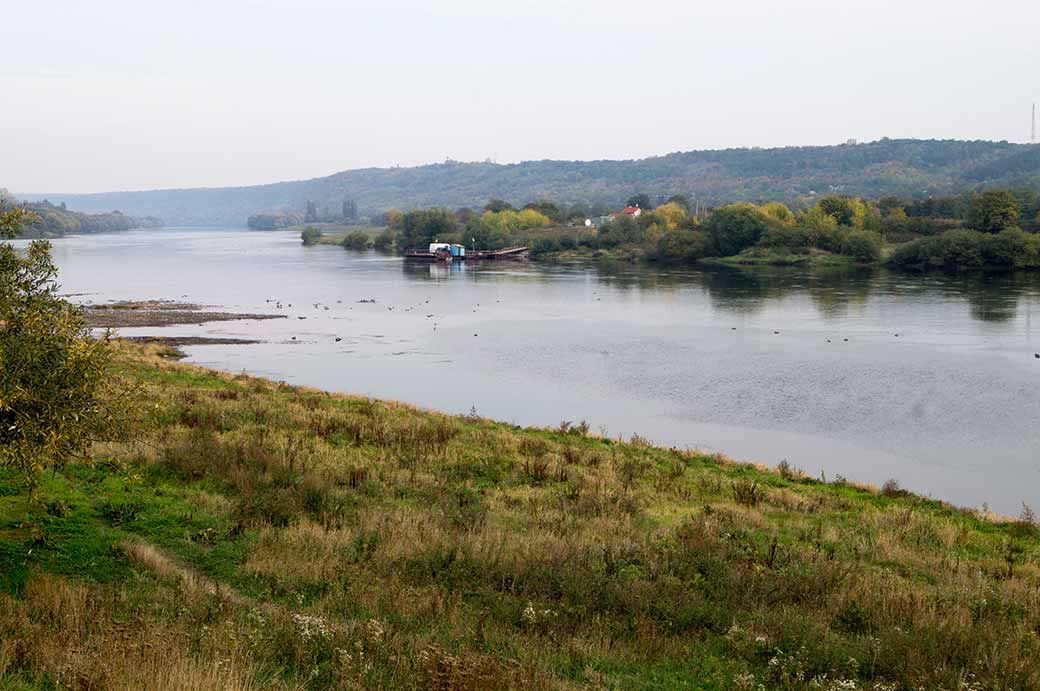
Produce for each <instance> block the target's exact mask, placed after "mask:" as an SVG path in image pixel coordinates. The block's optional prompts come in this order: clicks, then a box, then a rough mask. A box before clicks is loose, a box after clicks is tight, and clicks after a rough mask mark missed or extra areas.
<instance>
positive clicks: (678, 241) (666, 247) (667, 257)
mask: <svg viewBox="0 0 1040 691" xmlns="http://www.w3.org/2000/svg"><path fill="white" fill-rule="evenodd" d="M711 245H712V243H711V240H710V238H708V236H707V234H705V233H702V232H700V231H698V230H687V229H685V228H679V229H677V230H669V231H668V232H666V233H665V234H664V235H662V236H661V239H660V240H658V241H657V258H658V259H659V260H661V261H664V262H694V261H696V260H698V259H701V258H703V257H706V256H708V255H709V254H710V253H711Z"/></svg>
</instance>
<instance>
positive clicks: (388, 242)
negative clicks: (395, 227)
mask: <svg viewBox="0 0 1040 691" xmlns="http://www.w3.org/2000/svg"><path fill="white" fill-rule="evenodd" d="M396 239H397V238H396V237H395V236H394V231H392V230H391V229H389V228H386V229H384V230H383V232H381V233H379V235H376V237H375V239H374V240H373V242H372V244H373V245H375V248H376V249H377V250H380V251H382V252H385V251H386V250H389V249H390V248H392V247H393V246H394V243H395V241H396Z"/></svg>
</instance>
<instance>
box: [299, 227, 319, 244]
mask: <svg viewBox="0 0 1040 691" xmlns="http://www.w3.org/2000/svg"><path fill="white" fill-rule="evenodd" d="M321 236H322V232H321V231H320V230H318V229H317V228H315V227H314V226H307V227H306V228H304V229H303V232H301V233H300V241H301V242H303V244H304V245H307V246H308V247H309V246H311V245H317V244H318V240H321Z"/></svg>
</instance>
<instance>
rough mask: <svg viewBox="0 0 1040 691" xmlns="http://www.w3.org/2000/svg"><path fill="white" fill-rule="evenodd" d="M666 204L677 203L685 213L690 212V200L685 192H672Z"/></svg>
mask: <svg viewBox="0 0 1040 691" xmlns="http://www.w3.org/2000/svg"><path fill="white" fill-rule="evenodd" d="M665 203H666V204H678V205H679V206H681V207H682V209H683V211H685V212H686V213H687V214H689V213H690V200H689V198H688V197H687V196H686V195H685V194H673V195H672V196H670V197H668V201H667V202H665Z"/></svg>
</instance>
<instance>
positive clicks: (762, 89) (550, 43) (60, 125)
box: [0, 0, 1040, 193]
mask: <svg viewBox="0 0 1040 691" xmlns="http://www.w3.org/2000/svg"><path fill="white" fill-rule="evenodd" d="M1038 26H1040V3H1038V2H1008V1H1004V0H990V1H989V2H985V3H984V2H979V1H978V0H972V2H962V1H960V0H943V1H932V0H928V1H915V0H901V1H898V2H896V1H889V0H881V1H877V0H875V1H872V2H863V1H861V0H856V1H854V2H840V1H839V2H835V0H826V1H825V0H820V1H816V0H811V1H806V0H799V1H797V2H777V1H776V0H725V1H713V2H708V3H702V2H695V1H693V0H640V1H635V2H633V1H629V2H613V1H611V0H524V1H523V2H508V3H497V2H493V1H492V0H422V1H418V0H378V1H377V0H371V1H369V2H344V1H339V2H334V1H332V0H328V1H319V0H254V1H252V2H249V1H241V2H239V1H226V2H225V1H221V0H209V1H208V2H194V1H189V0H178V1H177V2H172V1H169V2H164V3H159V2H152V1H147V0H132V1H130V0H91V1H90V2H84V1H82V0H77V1H75V2H67V1H62V0H36V1H33V2H28V1H26V2H21V1H18V0H5V2H3V3H2V4H0V99H2V107H0V187H7V188H8V189H10V190H11V191H13V192H16V193H17V192H91V191H111V190H125V189H152V188H158V187H196V186H216V185H245V184H254V183H261V182H274V181H279V180H291V179H299V178H308V177H316V176H320V175H327V174H329V173H333V172H336V171H339V170H345V169H348V168H357V167H365V166H389V165H414V164H421V163H429V162H436V161H443V160H444V159H445V158H446V157H451V158H454V159H457V160H464V161H468V160H483V159H486V158H492V159H494V160H497V161H500V162H512V161H521V160H531V159H540V158H558V159H559V158H562V159H595V158H641V157H645V156H651V155H656V154H663V153H668V152H672V151H685V150H691V149H704V148H724V147H736V146H783V145H793V144H832V143H837V142H841V141H844V140H845V139H847V138H849V137H855V138H858V139H860V140H872V139H877V138H879V137H883V136H889V137H924V138H932V137H935V138H962V139H996V140H1000V139H1007V140H1010V141H1027V140H1028V138H1029V110H1030V103H1031V102H1032V100H1034V99H1040V37H1038V35H1037V28H1038Z"/></svg>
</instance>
